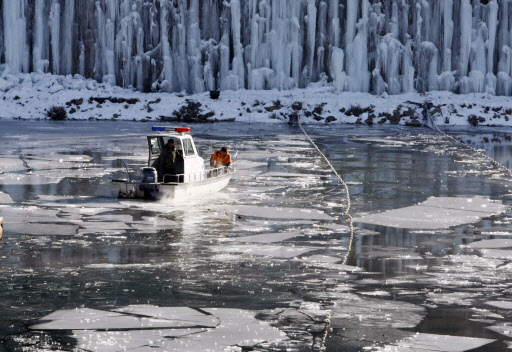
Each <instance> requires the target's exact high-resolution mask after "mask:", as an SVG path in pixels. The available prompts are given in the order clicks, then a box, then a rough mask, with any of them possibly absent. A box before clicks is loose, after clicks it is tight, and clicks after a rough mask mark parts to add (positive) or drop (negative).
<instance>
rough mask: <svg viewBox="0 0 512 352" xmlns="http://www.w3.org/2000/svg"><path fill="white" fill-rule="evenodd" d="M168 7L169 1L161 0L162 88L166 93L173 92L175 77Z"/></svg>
mask: <svg viewBox="0 0 512 352" xmlns="http://www.w3.org/2000/svg"><path fill="white" fill-rule="evenodd" d="M167 6H169V0H160V30H161V33H160V45H161V46H162V60H163V64H164V69H163V71H162V79H163V83H162V86H163V90H164V91H167V92H171V91H172V79H173V75H172V57H171V49H170V46H169V38H168V37H167V33H168V32H169V28H168V24H167Z"/></svg>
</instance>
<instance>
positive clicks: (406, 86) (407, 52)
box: [402, 39, 415, 93]
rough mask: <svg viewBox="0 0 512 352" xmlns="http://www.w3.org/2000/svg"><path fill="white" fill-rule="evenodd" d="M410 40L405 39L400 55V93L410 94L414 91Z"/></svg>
mask: <svg viewBox="0 0 512 352" xmlns="http://www.w3.org/2000/svg"><path fill="white" fill-rule="evenodd" d="M412 55H413V54H412V40H411V39H407V45H406V46H405V48H404V54H403V55H402V72H403V73H402V92H403V93H412V92H413V91H414V71H415V70H414V65H413V63H412Z"/></svg>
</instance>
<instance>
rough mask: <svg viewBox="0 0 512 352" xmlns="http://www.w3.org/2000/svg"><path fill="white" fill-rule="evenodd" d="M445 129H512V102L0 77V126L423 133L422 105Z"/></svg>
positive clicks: (76, 78) (319, 90)
mask: <svg viewBox="0 0 512 352" xmlns="http://www.w3.org/2000/svg"><path fill="white" fill-rule="evenodd" d="M427 101H430V102H431V103H432V104H431V105H430V112H431V113H432V115H433V116H434V118H435V119H436V122H437V123H438V124H440V125H445V124H449V125H463V126H464V125H469V124H473V125H474V124H479V125H496V126H510V125H512V101H511V100H510V99H509V98H507V97H496V96H492V95H488V94H466V95H455V94H452V93H449V92H430V93H428V94H427V95H421V94H417V93H410V94H402V95H392V96H389V95H386V94H384V95H381V96H374V95H370V94H368V93H348V92H347V93H338V92H336V91H335V90H334V88H332V87H330V86H323V85H316V86H310V87H309V88H307V89H295V90H289V91H278V90H270V91H268V90H257V91H249V90H239V91H223V92H221V95H220V99H218V100H213V99H211V98H210V95H209V93H199V94H194V95H185V94H168V93H140V92H136V91H133V90H128V89H123V88H120V87H117V86H112V85H109V84H105V83H98V82H96V81H95V80H92V79H84V78H83V77H80V76H74V77H72V76H55V75H50V74H35V73H32V74H10V73H9V72H7V71H4V73H3V74H2V76H1V77H0V102H1V106H2V108H1V109H0V118H4V119H12V118H14V119H46V118H48V117H47V111H48V110H49V109H50V108H51V107H52V106H62V107H64V108H65V109H66V111H67V116H68V119H76V120H88V119H89V120H136V121H155V122H160V121H183V122H210V121H211V122H214V121H233V120H235V121H238V122H247V123H254V122H271V123H272V122H273V123H282V122H283V121H288V119H289V118H290V116H293V115H297V116H300V118H301V119H302V121H305V122H307V123H317V124H329V123H361V124H379V123H381V124H407V125H412V126H415V125H420V124H421V122H422V119H423V107H422V106H423V104H424V103H425V102H427Z"/></svg>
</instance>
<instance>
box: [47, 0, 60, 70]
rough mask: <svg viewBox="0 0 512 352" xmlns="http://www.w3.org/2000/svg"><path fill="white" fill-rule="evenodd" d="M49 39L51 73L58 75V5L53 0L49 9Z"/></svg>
mask: <svg viewBox="0 0 512 352" xmlns="http://www.w3.org/2000/svg"><path fill="white" fill-rule="evenodd" d="M49 24H50V37H51V46H52V72H53V74H57V75H58V74H60V3H59V2H58V0H53V3H52V5H51V9H50V19H49Z"/></svg>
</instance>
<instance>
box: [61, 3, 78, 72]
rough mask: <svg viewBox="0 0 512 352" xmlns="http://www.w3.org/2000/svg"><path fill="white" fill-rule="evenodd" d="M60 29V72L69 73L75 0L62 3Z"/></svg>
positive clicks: (71, 58) (71, 61)
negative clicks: (61, 24)
mask: <svg viewBox="0 0 512 352" xmlns="http://www.w3.org/2000/svg"><path fill="white" fill-rule="evenodd" d="M63 17H64V18H63V20H64V24H63V29H62V39H63V43H62V60H61V70H60V71H61V74H63V75H69V74H71V72H72V68H73V67H72V66H73V51H72V49H73V19H74V17H75V0H66V2H65V5H64V15H63Z"/></svg>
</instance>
